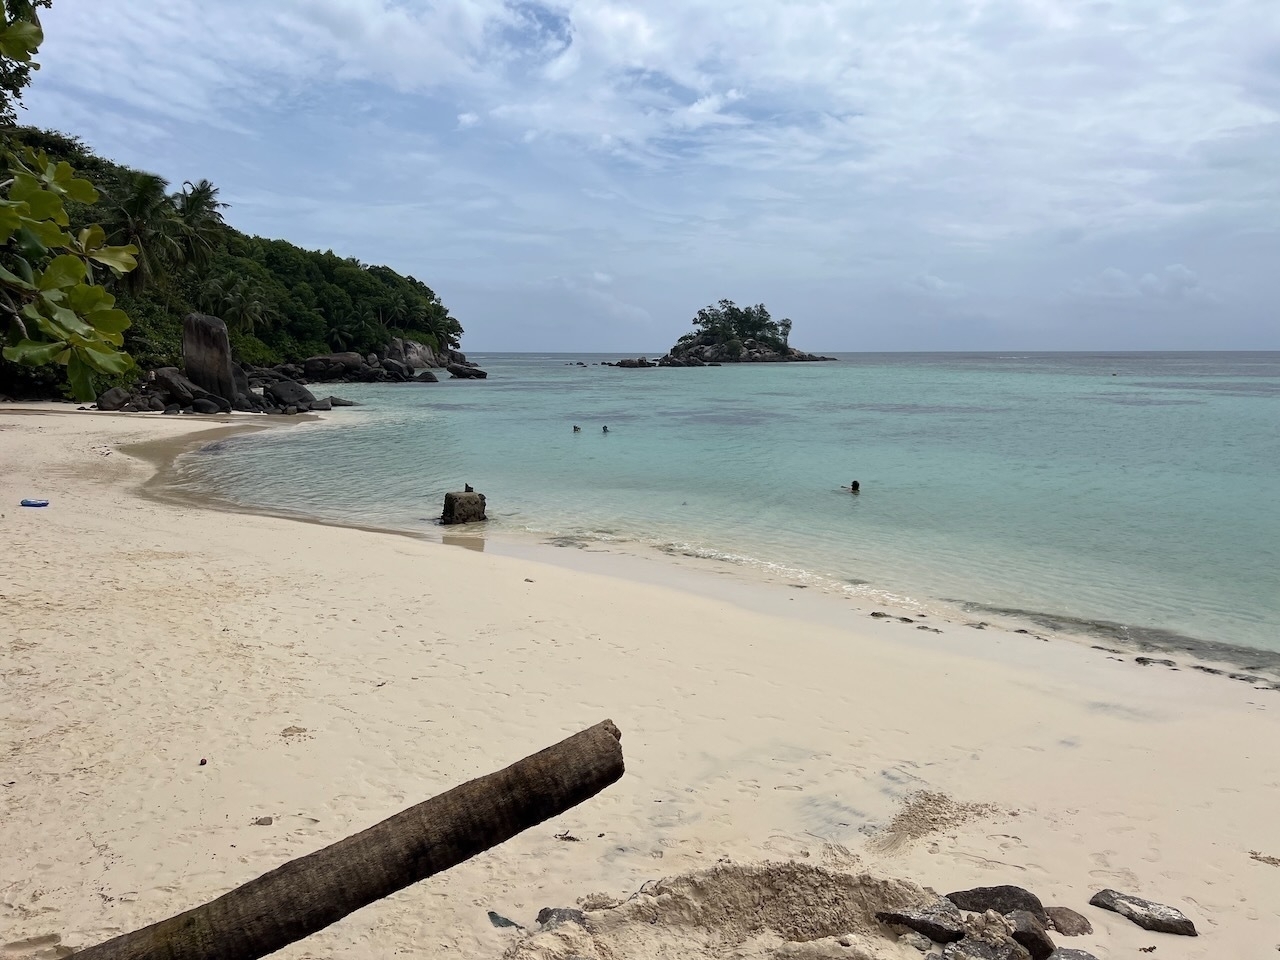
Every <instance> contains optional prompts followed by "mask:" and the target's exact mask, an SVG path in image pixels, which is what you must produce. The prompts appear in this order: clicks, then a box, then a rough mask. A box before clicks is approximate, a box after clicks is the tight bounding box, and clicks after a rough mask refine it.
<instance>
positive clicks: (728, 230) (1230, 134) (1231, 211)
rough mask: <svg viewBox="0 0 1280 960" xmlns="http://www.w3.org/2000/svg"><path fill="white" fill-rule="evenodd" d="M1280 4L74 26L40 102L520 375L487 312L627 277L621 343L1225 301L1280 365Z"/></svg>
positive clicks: (706, 6) (349, 15)
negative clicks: (444, 305)
mask: <svg viewBox="0 0 1280 960" xmlns="http://www.w3.org/2000/svg"><path fill="white" fill-rule="evenodd" d="M1271 6H1272V4H1271V2H1270V0H1238V2H1234V3H1231V4H1214V3H1207V4H1206V3H1193V2H1190V0H1169V2H1167V3H1163V4H1159V5H1157V6H1155V7H1151V6H1146V5H1141V4H1105V3H1097V4H1062V3H1049V2H1043V0H955V2H948V3H941V2H933V0H927V2H926V3H924V4H922V5H916V6H913V7H911V8H910V9H907V8H905V7H902V6H901V5H893V4H829V3H824V4H796V3H787V2H784V0H680V2H677V0H646V2H644V3H639V2H636V0H554V2H553V0H544V2H534V0H456V2H452V3H435V2H429V0H277V2H274V3H271V4H261V3H253V2H251V0H220V2H218V3H216V4H209V3H204V2H200V0H133V2H131V3H129V4H127V5H119V4H102V3H90V2H88V0H65V2H59V3H58V4H55V5H54V6H53V8H51V9H50V10H49V11H48V12H47V15H46V16H45V18H44V20H45V27H46V34H47V36H48V40H47V42H46V45H45V49H44V51H42V59H43V61H44V69H42V70H41V71H40V73H39V74H38V75H37V76H36V78H35V84H34V86H33V88H32V90H31V92H30V94H29V95H28V101H29V103H30V106H31V113H30V119H32V120H33V121H35V122H37V123H40V124H44V125H48V126H52V127H57V128H62V129H67V130H69V131H70V132H74V133H77V134H80V135H82V136H83V137H84V138H85V139H86V140H87V141H88V142H89V143H90V144H92V145H93V146H95V147H97V148H99V149H100V150H101V151H102V152H104V153H105V154H107V155H109V156H112V157H115V158H117V159H120V160H123V161H126V162H129V163H133V164H136V165H139V166H144V167H148V168H150V169H155V170H157V171H158V172H161V173H164V174H165V175H166V176H169V177H170V178H171V179H173V180H181V179H187V178H191V177H199V176H210V177H211V178H213V179H214V180H215V182H218V183H219V184H220V185H221V186H222V188H223V192H224V195H226V196H227V197H228V198H229V199H231V200H232V201H233V202H235V203H236V204H237V205H236V206H235V207H234V208H233V209H232V211H231V213H230V215H231V219H232V221H233V222H235V223H236V224H237V225H239V226H241V227H242V228H243V229H246V230H249V231H253V232H261V233H265V234H270V235H277V236H288V237H290V238H291V239H296V240H298V241H300V242H304V243H308V244H312V245H316V246H321V247H330V246H332V247H334V248H335V249H341V250H342V251H343V252H344V253H349V254H351V255H356V256H359V257H360V258H361V259H363V260H366V261H374V260H385V261H389V262H392V263H393V265H396V266H399V267H401V268H402V269H406V270H409V271H410V272H413V273H414V274H415V275H421V276H424V277H426V278H427V279H429V281H430V282H431V283H432V284H433V286H435V287H437V288H438V289H439V290H440V292H441V294H442V296H444V297H445V299H446V301H448V292H449V289H450V285H451V284H452V285H454V286H455V288H456V289H458V290H466V291H468V293H467V294H466V297H467V305H468V309H469V310H470V311H471V316H469V317H465V318H464V322H465V323H466V324H467V327H468V334H469V337H474V338H479V339H481V340H482V341H486V342H488V343H491V344H492V345H494V346H501V345H502V342H503V337H504V336H505V335H508V334H509V333H510V332H511V331H512V330H513V329H514V325H515V324H516V322H517V321H515V320H513V319H512V313H511V310H510V301H509V300H501V299H499V298H498V297H497V295H496V294H495V295H494V296H493V298H488V299H487V298H486V295H485V294H484V293H483V292H482V291H483V289H484V287H485V281H486V280H488V279H490V278H492V277H494V276H502V277H503V278H504V282H506V283H507V284H509V286H508V287H506V288H505V289H507V290H508V291H510V290H511V289H515V287H512V286H510V285H516V286H520V285H523V286H522V287H521V288H522V289H524V290H526V291H535V290H540V289H542V288H541V287H539V284H543V283H544V282H545V280H544V278H546V277H548V276H566V277H567V276H574V277H589V276H591V275H592V273H594V272H597V271H599V272H601V273H605V274H608V275H611V276H612V277H613V278H614V280H613V283H612V284H610V291H611V293H613V294H614V295H615V296H616V297H617V298H618V301H619V303H622V304H626V305H628V306H629V307H632V308H635V309H634V310H632V311H630V312H628V311H627V310H622V311H620V312H614V313H610V314H607V316H609V317H611V318H612V321H611V322H613V323H614V324H615V326H614V327H609V328H607V329H606V328H605V327H598V328H593V329H597V330H598V331H599V335H600V336H601V337H602V338H604V339H601V341H600V342H601V343H604V342H605V340H606V339H607V340H608V342H610V343H615V342H625V340H626V337H627V335H628V331H629V330H635V331H641V330H643V329H644V328H645V327H644V325H645V324H649V323H652V324H659V325H661V324H669V328H670V332H671V333H672V334H674V333H677V332H679V330H680V328H681V327H683V325H684V324H685V323H687V316H688V314H689V312H690V310H691V309H694V308H696V305H697V304H699V303H705V302H708V301H711V300H715V299H718V298H719V297H721V296H730V297H733V298H735V299H738V300H740V301H747V300H750V301H759V300H764V301H766V302H768V303H769V304H770V306H771V308H773V309H774V310H775V311H777V312H778V313H780V314H786V315H790V316H792V317H794V318H795V319H796V324H797V326H796V337H797V340H798V342H804V341H806V340H807V339H808V338H806V337H805V335H804V331H805V330H806V329H810V330H813V331H815V332H816V333H817V335H818V336H817V339H819V340H825V343H826V344H827V348H829V349H835V348H837V347H841V346H846V347H856V346H864V345H874V346H876V347H877V348H885V347H890V346H893V345H894V344H895V343H896V344H897V345H900V346H904V347H906V346H912V347H915V346H927V344H922V343H921V342H920V340H919V336H918V335H913V337H912V339H911V340H910V341H909V342H908V341H906V340H905V339H904V340H902V341H901V342H899V341H894V340H892V339H885V338H892V337H893V336H894V334H893V332H892V331H893V328H891V327H877V328H875V329H873V330H862V329H859V328H858V327H857V326H856V325H854V324H850V323H849V322H848V317H849V316H850V314H851V313H852V314H856V315H857V316H864V317H873V316H880V315H883V314H885V313H892V314H893V315H895V316H902V315H903V311H904V310H910V309H920V310H925V311H927V312H928V316H930V317H935V316H936V317H939V318H945V317H946V316H948V315H950V316H952V318H953V319H954V321H955V323H956V324H957V325H959V327H958V329H960V330H961V331H963V329H964V327H963V325H964V324H966V323H970V322H972V318H973V317H974V316H982V317H985V318H995V319H993V320H990V323H989V324H988V321H987V320H984V321H983V323H984V324H988V325H986V326H983V327H982V328H981V330H982V331H987V332H989V331H991V330H996V329H999V330H1004V331H1009V332H1011V335H1013V334H1015V333H1016V332H1017V331H1019V330H1024V331H1026V333H1027V335H1028V336H1030V337H1033V338H1038V339H1036V341H1035V343H1023V344H1022V345H1024V346H1034V345H1037V344H1040V345H1045V346H1051V345H1053V344H1058V343H1072V344H1074V342H1075V341H1074V340H1072V339H1071V338H1072V337H1074V336H1076V334H1077V332H1078V331H1079V330H1080V329H1081V328H1080V325H1079V324H1078V323H1075V322H1073V320H1072V318H1071V316H1070V311H1071V310H1072V309H1077V308H1079V306H1080V303H1081V300H1082V298H1086V299H1088V300H1089V301H1090V304H1091V306H1090V309H1092V310H1096V311H1104V312H1105V311H1107V310H1116V311H1121V310H1124V309H1125V306H1126V304H1132V303H1135V302H1142V303H1144V304H1145V305H1146V308H1147V310H1148V312H1149V313H1150V314H1151V319H1150V321H1149V322H1150V327H1149V330H1150V332H1151V335H1152V336H1153V337H1154V338H1157V339H1158V338H1159V337H1163V336H1165V335H1166V334H1167V332H1168V330H1169V329H1170V327H1169V323H1168V322H1167V321H1168V317H1167V316H1166V317H1164V319H1163V321H1162V319H1161V316H1162V315H1161V314H1160V311H1162V310H1164V311H1178V310H1184V309H1186V308H1188V306H1189V305H1192V306H1193V305H1195V304H1200V303H1204V302H1207V301H1208V299H1210V297H1211V295H1210V294H1209V293H1207V292H1206V291H1209V290H1213V291H1220V292H1219V293H1217V294H1215V295H1213V296H1216V297H1217V299H1216V300H1214V302H1215V305H1216V308H1217V309H1216V314H1217V315H1219V316H1220V318H1221V322H1218V323H1216V324H1215V325H1213V327H1212V330H1210V329H1209V327H1208V326H1206V327H1205V328H1204V330H1203V332H1202V335H1203V336H1205V337H1206V338H1207V337H1209V336H1211V335H1219V336H1221V337H1232V338H1234V339H1231V340H1230V344H1231V345H1242V344H1249V343H1253V344H1262V345H1270V346H1278V345H1280V344H1278V343H1277V341H1276V334H1275V333H1274V331H1271V330H1269V327H1268V326H1267V323H1268V322H1269V321H1265V320H1264V319H1263V318H1264V317H1265V316H1269V314H1266V313H1265V305H1266V304H1269V303H1273V302H1275V301H1276V300H1277V299H1278V298H1280V277H1278V276H1277V272H1276V271H1275V270H1274V263H1275V262H1277V258H1278V257H1280V233H1278V232H1277V229H1276V227H1275V225H1276V224H1277V223H1280V192H1278V191H1276V189H1275V181H1274V158H1275V156H1276V155H1277V152H1278V151H1280V39H1278V35H1277V34H1275V32H1274V31H1272V32H1270V33H1268V32H1267V31H1266V30H1263V29H1259V27H1258V25H1259V24H1266V23H1274V16H1273V15H1272V12H1271ZM103 77H111V78H114V79H113V81H112V82H111V83H110V84H104V83H103V81H102V78H103ZM460 131H466V135H465V136H462V135H460V133H459V132H460ZM373 182H376V183H377V184H378V185H379V190H378V194H379V196H378V198H377V201H376V202H371V201H370V200H369V198H368V193H369V190H368V184H369V183H373ZM268 197H270V198H274V199H272V200H271V201H270V202H267V201H266V200H265V199H264V198H268ZM1135 259H1137V260H1139V261H1141V262H1145V263H1146V264H1168V265H1169V266H1167V267H1161V268H1158V269H1153V268H1151V267H1149V266H1143V267H1135V266H1134V261H1135ZM921 263H928V264H929V265H930V266H929V270H928V271H927V272H921V270H920V267H919V264H921ZM1187 263H1193V264H1194V265H1195V272H1194V274H1192V273H1191V271H1190V270H1189V269H1188V268H1187V267H1185V266H1181V265H1184V264H1187ZM1117 265H1123V267H1124V269H1121V267H1120V266H1117ZM1183 270H1186V271H1187V274H1184V273H1182V271H1183ZM1111 271H1115V272H1114V273H1112V272H1111ZM1188 274H1189V276H1188ZM1071 277H1088V278H1090V279H1089V280H1088V281H1087V282H1076V283H1071V282H1066V281H1064V278H1071ZM589 286H590V285H589V284H585V282H584V289H586V288H588V287H589ZM1224 291H1225V292H1224ZM504 296H506V295H505V294H504ZM511 296H515V295H514V294H512V295H511ZM546 302H547V303H548V304H550V303H551V302H552V301H551V300H547V301H546ZM555 302H556V303H557V304H559V306H558V307H557V308H556V309H560V308H562V307H563V305H564V303H565V302H567V301H563V300H558V301H555ZM573 302H582V303H585V301H581V300H580V299H579V300H576V301H573ZM912 304H914V305H915V306H914V307H912V306H910V305H912ZM548 309H549V310H550V309H551V308H550V306H549V307H548ZM592 309H594V307H593V308H592ZM948 311H952V313H951V314H948ZM642 314H643V316H642ZM1032 317H1034V318H1037V319H1035V320H1034V321H1033V320H1031V319H1028V318H1032ZM544 320H545V321H546V322H548V323H550V322H551V320H550V318H549V317H548V318H540V317H538V316H530V315H525V316H521V317H520V319H519V321H518V322H519V323H520V324H523V325H524V326H525V327H528V326H529V325H535V326H536V324H538V323H540V322H543V321H544ZM557 322H559V321H557ZM939 322H941V321H939ZM1143 322H1147V321H1143ZM1049 324H1056V326H1049ZM940 329H941V328H940ZM948 329H953V328H948ZM1107 329H1108V327H1107V325H1106V324H1105V323H1100V325H1099V327H1098V331H1099V332H1098V335H1099V336H1103V337H1105V336H1106V331H1107ZM973 330H974V336H975V337H978V336H979V335H981V336H986V335H987V333H985V332H982V333H980V331H979V328H978V326H974V327H973ZM950 336H951V334H950V332H949V333H948V337H950ZM827 337H830V339H825V338H827ZM842 338H843V339H842ZM868 338H870V340H869V339H868ZM947 342H952V341H951V340H950V339H948V341H947ZM1223 342H1224V343H1225V342H1226V341H1223ZM1100 345H1105V344H1100ZM1152 345H1153V346H1158V345H1159V344H1158V343H1157V342H1156V341H1155V340H1153V343H1152ZM1203 345H1204V346H1213V345H1215V342H1214V341H1210V340H1208V339H1206V340H1205V341H1204V342H1203Z"/></svg>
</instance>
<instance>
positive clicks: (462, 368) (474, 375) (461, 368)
mask: <svg viewBox="0 0 1280 960" xmlns="http://www.w3.org/2000/svg"><path fill="white" fill-rule="evenodd" d="M445 369H446V370H448V371H449V376H451V377H456V378H457V379H459V380H484V379H485V378H486V377H488V376H489V374H487V373H486V372H485V371H483V370H481V369H480V368H479V367H471V366H466V365H464V364H461V363H451V364H449V365H448V366H447V367H445Z"/></svg>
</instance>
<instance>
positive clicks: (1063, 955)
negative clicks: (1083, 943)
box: [1049, 947, 1098, 960]
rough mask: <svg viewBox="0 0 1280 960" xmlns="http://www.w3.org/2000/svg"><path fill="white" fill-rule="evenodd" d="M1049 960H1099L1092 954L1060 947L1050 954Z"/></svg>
mask: <svg viewBox="0 0 1280 960" xmlns="http://www.w3.org/2000/svg"><path fill="white" fill-rule="evenodd" d="M1049 960H1098V958H1097V957H1095V956H1094V955H1093V954H1092V953H1088V952H1086V951H1084V950H1073V949H1071V948H1070V947H1059V948H1058V949H1057V950H1055V951H1053V953H1051V954H1049Z"/></svg>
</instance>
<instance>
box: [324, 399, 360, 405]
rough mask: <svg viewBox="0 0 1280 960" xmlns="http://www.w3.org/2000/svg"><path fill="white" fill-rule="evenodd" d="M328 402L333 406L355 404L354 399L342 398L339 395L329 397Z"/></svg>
mask: <svg viewBox="0 0 1280 960" xmlns="http://www.w3.org/2000/svg"><path fill="white" fill-rule="evenodd" d="M329 403H330V404H331V405H332V406H335V407H354V406H357V404H356V402H355V401H354V400H343V399H342V398H341V397H330V398H329Z"/></svg>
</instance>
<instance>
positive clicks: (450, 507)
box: [440, 491, 485, 525]
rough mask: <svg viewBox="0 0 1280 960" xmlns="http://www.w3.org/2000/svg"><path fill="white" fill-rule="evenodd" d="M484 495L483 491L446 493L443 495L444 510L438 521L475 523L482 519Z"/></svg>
mask: <svg viewBox="0 0 1280 960" xmlns="http://www.w3.org/2000/svg"><path fill="white" fill-rule="evenodd" d="M484 510H485V497H484V494H483V493H475V492H474V491H468V492H465V493H446V494H445V495H444V512H443V513H442V514H441V515H440V522H441V523H443V524H446V525H451V524H455V523H475V522H477V521H479V520H484V519H485V515H484Z"/></svg>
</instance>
